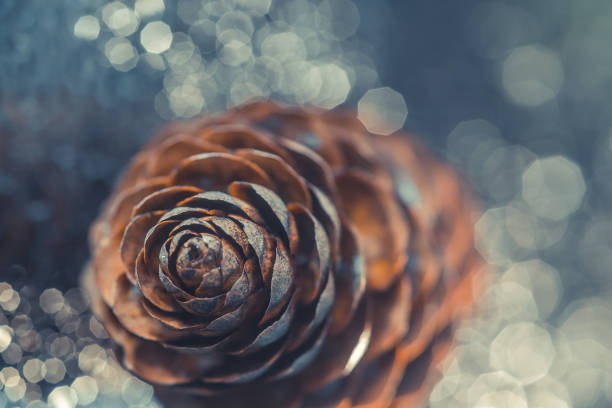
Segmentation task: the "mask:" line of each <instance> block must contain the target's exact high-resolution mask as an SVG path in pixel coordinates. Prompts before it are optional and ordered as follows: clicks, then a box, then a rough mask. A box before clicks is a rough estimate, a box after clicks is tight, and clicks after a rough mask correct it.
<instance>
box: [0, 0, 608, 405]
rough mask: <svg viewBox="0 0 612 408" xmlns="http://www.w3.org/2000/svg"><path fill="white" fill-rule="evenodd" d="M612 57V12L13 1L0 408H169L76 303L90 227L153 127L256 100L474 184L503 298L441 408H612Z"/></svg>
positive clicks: (0, 26) (436, 398)
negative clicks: (406, 146) (432, 162)
mask: <svg viewBox="0 0 612 408" xmlns="http://www.w3.org/2000/svg"><path fill="white" fill-rule="evenodd" d="M611 39H612V3H611V2H610V1H608V0H531V1H516V0H505V1H477V0H463V1H461V2H457V1H445V0H440V1H435V2H433V1H428V0H377V1H368V0H353V1H351V0H286V1H284V0H223V1H214V0H124V1H107V0H56V1H54V2H53V6H50V5H46V4H45V5H43V4H42V3H40V2H34V1H23V0H2V1H1V2H0V353H1V354H0V355H1V357H0V408H4V407H15V406H19V407H36V408H38V407H47V406H48V407H57V408H60V407H61V408H64V407H76V406H89V407H111V406H112V407H143V408H144V407H150V408H153V407H156V408H160V405H159V403H157V402H156V401H155V399H154V397H153V392H152V389H151V387H150V386H148V385H147V384H145V383H143V382H141V381H139V380H137V379H135V378H133V377H131V376H129V375H128V374H127V373H125V372H124V371H122V370H121V369H120V368H119V367H117V365H116V363H114V362H113V360H112V359H111V358H110V357H109V356H110V355H109V351H108V349H107V348H105V347H104V346H105V344H106V343H105V341H106V340H105V339H106V334H105V333H104V330H103V329H102V327H101V326H100V325H99V324H98V323H97V322H96V320H95V319H93V318H92V317H91V315H90V313H89V312H88V305H87V302H86V300H84V299H83V296H82V294H81V292H80V290H79V289H78V275H79V272H80V270H81V268H82V266H83V264H84V263H85V262H86V260H87V257H88V248H87V244H86V235H87V229H88V226H89V224H90V223H91V221H92V220H93V219H94V217H95V215H96V214H97V212H98V210H99V207H100V205H101V203H102V200H103V199H104V198H105V197H106V196H107V195H108V193H109V191H110V189H111V187H112V184H113V181H114V180H115V178H116V177H117V175H118V173H119V171H120V170H121V168H122V167H123V166H124V165H125V164H126V163H127V161H128V160H129V158H130V157H131V156H132V155H133V154H134V153H135V152H136V151H138V149H139V148H140V147H141V146H142V144H143V143H145V141H146V140H147V139H148V137H149V136H150V135H151V133H153V132H154V131H155V129H158V128H159V127H160V126H161V125H162V124H163V123H164V122H165V121H167V120H169V119H175V118H189V117H192V116H194V115H197V114H200V113H202V112H209V111H218V110H223V109H226V108H227V107H230V106H233V105H235V104H238V103H241V102H244V101H246V100H248V99H250V98H252V97H273V98H275V99H280V100H285V101H288V102H293V103H300V104H314V105H318V106H321V107H324V108H333V107H336V106H346V107H351V108H355V109H356V110H357V112H358V115H359V118H360V119H361V120H362V122H363V123H364V125H365V126H366V127H367V128H368V129H369V130H370V131H372V132H374V133H379V134H381V135H385V134H390V133H392V132H394V131H396V130H398V129H400V128H404V129H407V130H409V131H412V132H414V133H417V134H418V135H419V136H420V137H421V138H423V139H424V140H425V142H426V143H427V144H428V145H429V146H430V147H431V148H432V149H433V150H435V151H436V152H437V153H438V154H439V155H441V156H443V157H446V158H447V159H449V160H450V161H452V162H453V163H455V164H456V166H457V167H458V168H460V169H461V171H463V172H464V173H465V174H466V175H467V177H468V178H469V179H470V180H471V181H472V183H473V184H474V186H475V189H476V190H477V192H478V193H479V195H480V197H481V201H482V203H483V204H482V207H483V211H482V214H481V215H480V218H479V220H478V222H477V223H476V230H477V237H478V238H477V245H478V249H479V250H480V252H481V253H482V254H483V256H484V257H485V258H486V259H487V261H489V263H490V264H491V265H492V267H493V269H494V271H495V275H496V280H495V282H494V283H493V284H492V285H491V287H490V288H489V289H488V290H487V293H486V295H485V298H484V300H483V302H482V305H481V307H480V309H479V312H478V313H477V315H476V316H475V317H474V318H473V319H471V320H470V321H469V322H467V323H466V324H465V325H464V327H463V328H462V329H461V330H460V331H459V333H458V336H457V337H458V338H457V351H456V353H455V354H454V355H453V356H452V357H450V358H448V359H447V360H446V361H445V362H444V364H443V365H442V367H441V368H442V370H443V372H444V376H443V378H442V381H441V382H440V383H439V384H438V385H437V387H436V388H435V389H434V391H433V393H432V395H431V398H430V406H431V407H432V408H437V407H481V408H484V407H506V408H514V407H517V408H523V407H524V408H526V407H540V408H548V407H554V408H556V407H558V408H569V407H576V408H579V407H585V408H586V407H609V406H612V324H611V323H612V272H611V265H612V250H611V246H612V205H611V204H612V183H610V179H611V177H612V97H610V95H612V46H610V40H611ZM381 137H384V136H381ZM100 344H101V345H100Z"/></svg>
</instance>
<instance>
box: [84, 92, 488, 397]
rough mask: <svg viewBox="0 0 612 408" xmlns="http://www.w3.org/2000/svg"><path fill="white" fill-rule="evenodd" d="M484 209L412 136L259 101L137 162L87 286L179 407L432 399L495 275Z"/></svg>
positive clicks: (165, 138)
mask: <svg viewBox="0 0 612 408" xmlns="http://www.w3.org/2000/svg"><path fill="white" fill-rule="evenodd" d="M471 211H472V205H471V202H470V199H469V195H468V194H466V189H465V187H464V186H463V185H462V184H461V183H460V182H459V179H458V178H457V176H456V175H455V173H454V172H453V171H452V170H451V169H450V168H449V167H448V166H447V165H444V164H441V163H440V162H438V161H437V160H436V159H434V158H433V156H432V155H431V154H430V153H429V152H428V151H427V150H426V149H425V148H424V147H423V146H421V145H420V144H419V143H417V142H416V141H415V140H414V139H412V138H410V137H409V136H407V135H401V134H398V135H394V136H388V137H379V136H374V135H371V134H369V133H368V132H367V131H366V130H365V129H364V128H363V126H362V125H361V124H360V123H359V121H357V119H356V118H354V117H353V116H351V115H350V114H348V113H342V112H335V111H332V112H324V111H319V110H315V109H307V108H298V107H288V106H281V105H277V104H273V103H270V102H255V103H251V104H248V105H245V106H242V107H238V108H235V109H233V110H231V111H229V112H227V113H224V114H220V115H216V116H215V115H211V116H208V117H205V118H203V119H199V120H195V121H191V122H187V123H182V124H180V123H179V124H173V125H171V126H170V127H169V128H167V129H166V131H165V132H163V133H162V134H161V135H160V136H159V137H158V138H156V139H155V140H154V141H153V142H151V143H150V145H149V146H147V147H146V148H145V149H144V150H143V151H142V152H140V153H139V154H138V155H137V156H136V157H135V158H134V159H133V161H132V163H131V164H130V166H129V168H128V169H127V171H126V172H125V173H124V175H123V177H122V178H121V179H120V181H119V183H118V186H117V188H116V191H115V192H114V194H113V195H112V196H111V198H110V199H109V201H108V202H107V203H106V205H105V207H104V209H103V212H102V214H101V215H100V217H99V219H98V220H97V221H96V222H95V224H94V225H93V227H92V229H91V236H90V241H91V247H92V252H93V259H92V262H91V263H90V266H89V267H88V268H86V273H85V275H84V277H85V285H86V287H87V288H88V291H89V293H90V294H91V296H92V299H93V300H94V302H93V304H94V305H95V310H94V311H95V313H96V315H97V316H98V317H99V319H100V320H101V321H102V323H103V324H104V326H105V327H106V329H107V330H108V332H109V334H110V336H111V338H112V339H113V340H114V342H115V343H116V345H117V352H118V357H119V359H120V361H121V362H122V364H123V365H124V366H125V367H126V368H127V369H128V370H130V371H132V372H133V373H134V374H136V375H137V376H139V377H141V378H143V379H144V380H146V381H149V382H151V383H153V384H154V385H156V387H157V392H158V395H159V396H160V397H161V398H162V399H165V400H166V401H167V406H169V407H189V406H193V407H224V408H232V407H246V406H249V407H283V408H284V407H294V406H295V407H317V408H320V407H364V408H365V407H412V406H418V405H419V404H421V403H422V402H423V400H424V398H425V397H426V396H427V393H428V391H429V390H430V389H431V386H432V385H433V382H434V381H435V377H436V370H435V365H436V362H438V361H439V360H440V359H441V358H442V357H443V356H444V355H445V353H446V352H447V350H448V346H449V344H450V341H451V340H452V332H453V327H454V326H455V325H456V323H457V321H458V318H459V317H460V316H461V315H462V314H464V312H465V311H466V310H469V308H470V305H471V304H472V302H473V297H474V295H473V293H474V288H475V287H476V283H477V281H478V280H479V279H480V278H481V270H482V268H481V265H482V262H481V259H480V258H479V256H478V255H477V253H476V252H475V250H474V248H473V235H472V217H471Z"/></svg>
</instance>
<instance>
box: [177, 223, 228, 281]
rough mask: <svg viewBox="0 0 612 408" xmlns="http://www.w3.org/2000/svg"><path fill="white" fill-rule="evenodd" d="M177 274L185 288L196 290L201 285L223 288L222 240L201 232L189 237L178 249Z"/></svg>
mask: <svg viewBox="0 0 612 408" xmlns="http://www.w3.org/2000/svg"><path fill="white" fill-rule="evenodd" d="M177 252H178V253H177V256H176V274H177V276H178V278H179V279H180V280H181V281H182V282H183V284H184V285H185V288H187V289H190V290H194V289H197V288H198V287H199V286H204V287H207V288H210V289H213V290H214V289H217V290H219V289H221V287H222V284H223V282H222V276H221V269H220V264H221V259H222V257H223V249H222V245H221V240H220V239H219V238H218V237H216V236H214V235H211V234H200V235H197V236H194V237H191V238H189V239H188V240H187V241H186V242H184V243H183V244H182V246H181V247H180V248H179V250H178V251H177Z"/></svg>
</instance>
